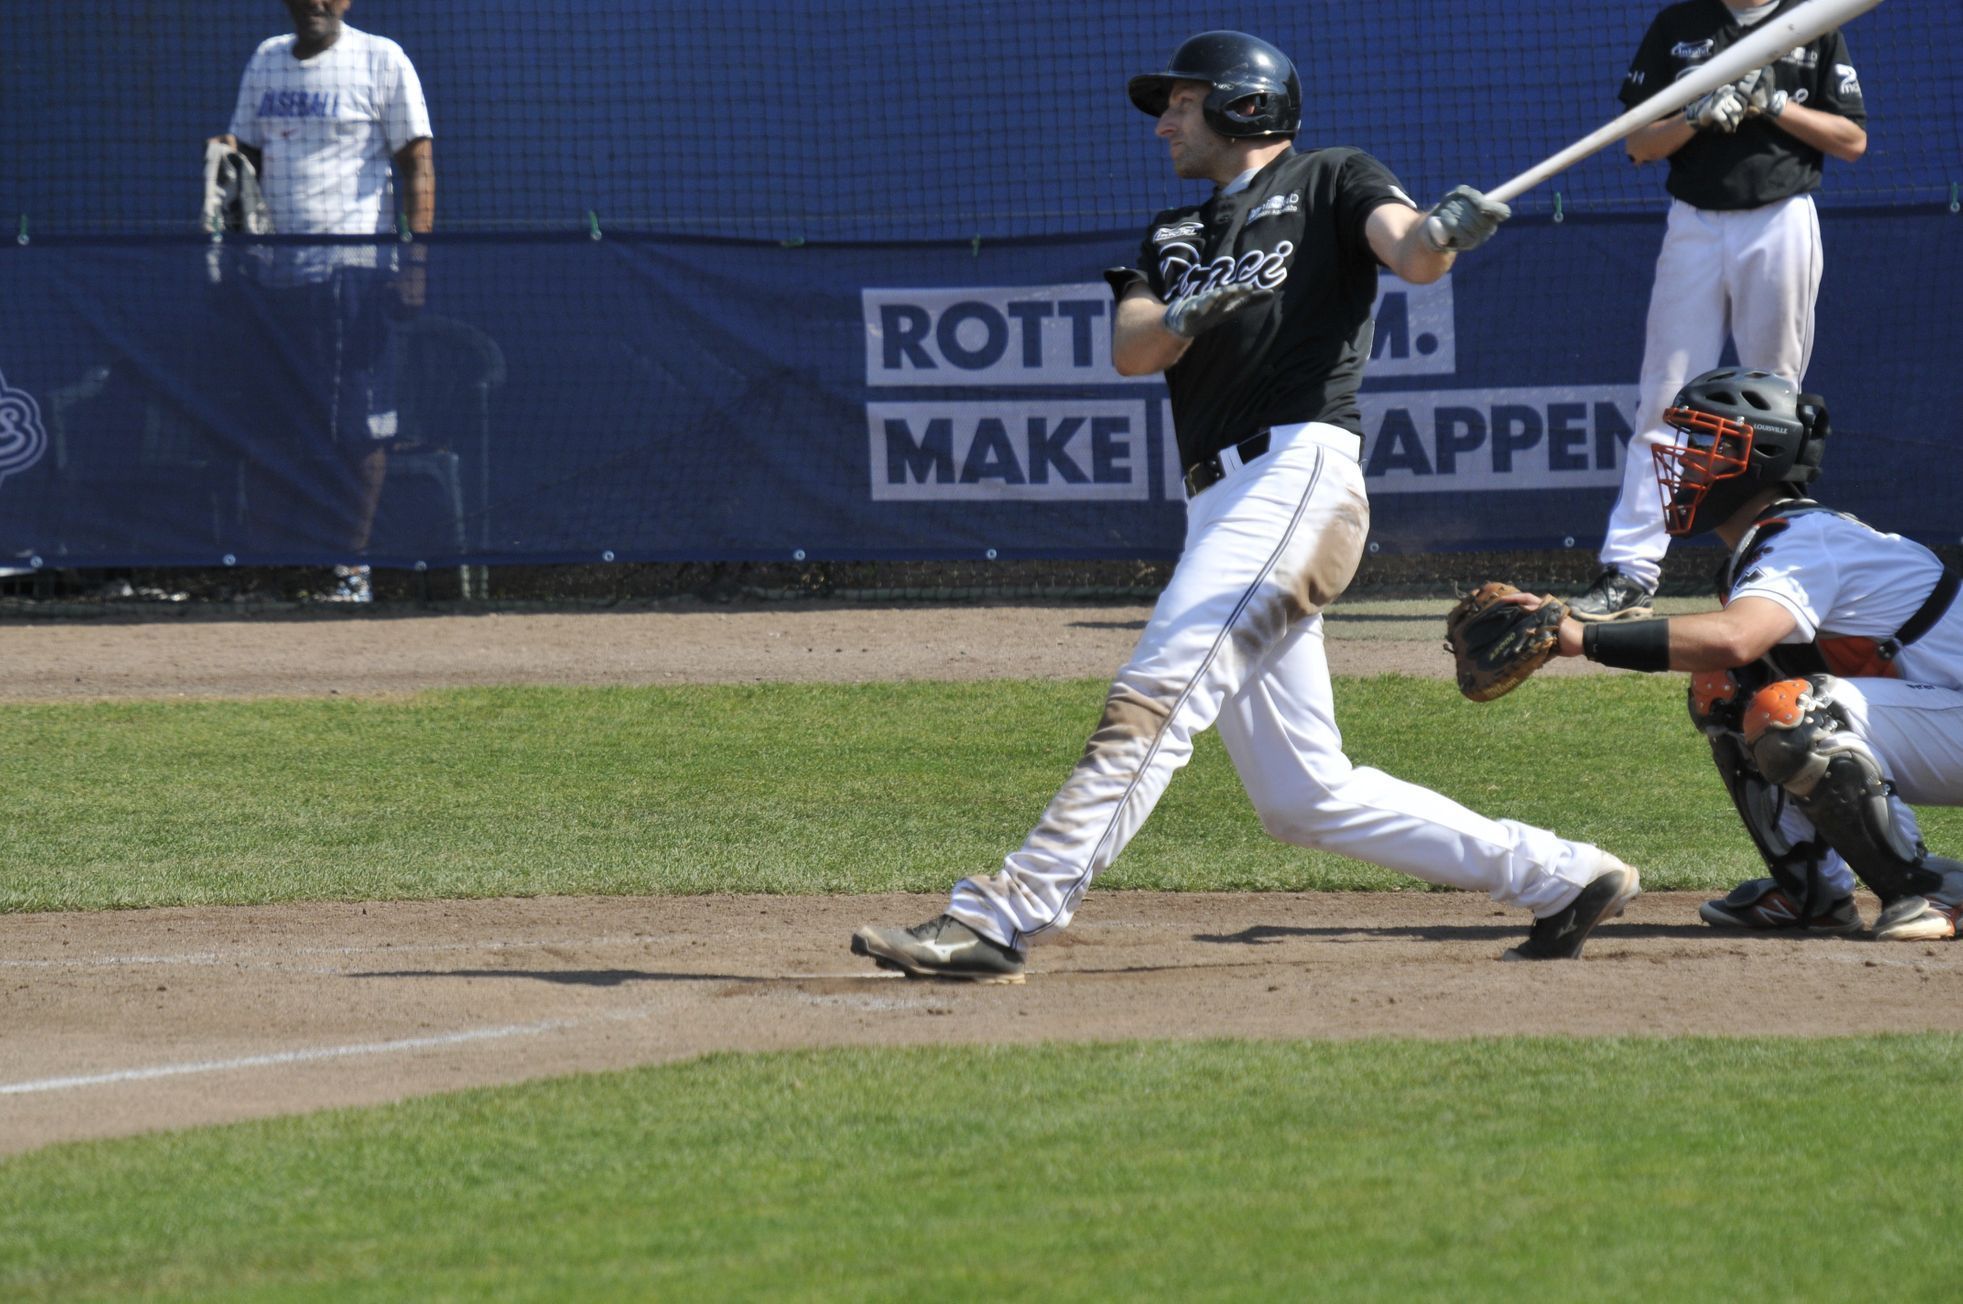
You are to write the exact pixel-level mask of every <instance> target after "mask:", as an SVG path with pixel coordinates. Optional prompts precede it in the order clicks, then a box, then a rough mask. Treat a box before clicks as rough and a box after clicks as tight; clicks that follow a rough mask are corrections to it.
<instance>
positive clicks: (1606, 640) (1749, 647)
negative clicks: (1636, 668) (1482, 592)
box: [1556, 611, 1777, 673]
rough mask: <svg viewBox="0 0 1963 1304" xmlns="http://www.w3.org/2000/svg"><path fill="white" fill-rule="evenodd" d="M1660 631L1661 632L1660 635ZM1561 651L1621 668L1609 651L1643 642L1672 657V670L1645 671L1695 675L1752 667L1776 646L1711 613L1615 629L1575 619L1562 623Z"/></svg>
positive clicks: (1632, 623)
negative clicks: (1591, 644) (1592, 646)
mask: <svg viewBox="0 0 1963 1304" xmlns="http://www.w3.org/2000/svg"><path fill="white" fill-rule="evenodd" d="M1658 627H1661V628H1660V629H1659V628H1658ZM1590 628H1593V629H1594V630H1595V641H1596V642H1597V647H1596V648H1595V649H1594V650H1592V651H1591V650H1590V649H1589V648H1588V646H1587V643H1588V631H1589V629H1590ZM1559 640H1560V642H1559V646H1558V647H1557V649H1556V651H1557V652H1558V653H1559V654H1560V655H1561V656H1564V657H1578V656H1592V657H1593V659H1595V660H1598V661H1602V662H1604V664H1608V665H1617V664H1622V662H1620V661H1618V660H1617V659H1616V658H1615V656H1614V654H1613V651H1612V650H1611V651H1610V652H1609V653H1608V655H1604V649H1605V646H1606V645H1608V644H1614V643H1617V642H1622V641H1631V640H1635V641H1644V642H1649V643H1650V645H1651V646H1653V647H1655V648H1657V649H1659V650H1665V651H1667V655H1668V660H1669V663H1668V665H1667V666H1664V665H1657V666H1647V667H1641V668H1644V669H1654V670H1665V669H1668V670H1678V671H1689V672H1693V673H1694V672H1696V671H1699V670H1735V669H1737V668H1738V667H1739V666H1748V665H1750V664H1751V663H1752V662H1754V661H1756V660H1758V659H1759V658H1760V657H1762V656H1764V655H1765V654H1766V653H1767V652H1769V651H1771V650H1772V647H1773V645H1774V643H1776V642H1777V640H1776V639H1774V640H1770V641H1768V640H1766V639H1765V638H1764V636H1763V634H1762V633H1761V632H1760V631H1758V630H1756V629H1753V628H1751V627H1749V626H1745V625H1741V623H1740V622H1738V621H1736V620H1730V619H1727V618H1726V613H1724V612H1721V611H1714V612H1706V613H1701V614H1698V615H1693V616H1677V617H1674V618H1669V619H1657V620H1631V621H1621V622H1615V623H1614V624H1612V625H1609V624H1604V625H1596V626H1592V627H1591V626H1588V625H1584V624H1582V623H1581V622H1580V621H1577V620H1575V619H1574V618H1572V617H1569V618H1567V619H1564V620H1563V621H1562V622H1561V626H1560V631H1559Z"/></svg>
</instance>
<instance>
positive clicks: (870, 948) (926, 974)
mask: <svg viewBox="0 0 1963 1304" xmlns="http://www.w3.org/2000/svg"><path fill="white" fill-rule="evenodd" d="M852 954H854V955H863V956H865V957H866V958H867V959H869V960H871V961H872V962H873V963H874V964H876V965H878V966H879V967H880V968H881V969H890V970H892V971H893V972H895V973H903V974H905V975H906V976H907V977H909V978H932V979H938V980H939V981H941V982H948V983H973V984H976V985H978V986H982V987H1012V986H1015V985H1017V984H1019V983H1021V982H1022V980H1023V977H1024V975H1022V974H1019V973H986V972H981V973H977V972H959V971H953V970H947V969H930V968H927V967H926V966H924V965H921V964H919V963H916V962H915V961H912V960H909V959H907V958H906V957H905V956H902V955H895V954H893V953H892V952H890V951H884V950H879V949H876V948H875V947H874V945H873V944H872V943H871V942H870V941H868V940H867V939H866V938H865V936H864V935H863V934H860V933H854V934H852Z"/></svg>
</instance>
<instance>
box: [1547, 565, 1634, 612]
mask: <svg viewBox="0 0 1963 1304" xmlns="http://www.w3.org/2000/svg"><path fill="white" fill-rule="evenodd" d="M1655 596H1656V590H1655V589H1650V588H1645V587H1644V586H1643V584H1642V582H1641V581H1640V580H1634V579H1631V578H1630V577H1629V576H1627V575H1624V574H1623V573H1622V572H1621V571H1619V570H1616V569H1615V568H1614V567H1613V566H1611V567H1610V568H1609V569H1607V570H1605V571H1603V572H1602V573H1601V574H1600V575H1597V576H1596V577H1595V582H1594V583H1593V584H1591V585H1589V586H1588V592H1586V593H1584V594H1582V595H1581V596H1580V597H1578V598H1576V599H1575V600H1574V601H1573V602H1570V603H1569V604H1568V614H1569V615H1570V616H1573V617H1574V618H1575V619H1576V620H1582V621H1597V620H1648V619H1649V618H1650V617H1651V616H1654V615H1655V614H1656V610H1655V608H1653V607H1651V606H1650V599H1651V598H1654V597H1655Z"/></svg>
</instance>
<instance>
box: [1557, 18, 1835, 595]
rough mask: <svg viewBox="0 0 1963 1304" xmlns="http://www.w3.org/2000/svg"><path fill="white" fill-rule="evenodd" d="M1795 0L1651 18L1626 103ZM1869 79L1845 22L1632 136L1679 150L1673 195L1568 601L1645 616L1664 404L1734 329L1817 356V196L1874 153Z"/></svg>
mask: <svg viewBox="0 0 1963 1304" xmlns="http://www.w3.org/2000/svg"><path fill="white" fill-rule="evenodd" d="M1798 3H1800V0H1684V3H1681V4H1674V5H1671V6H1670V7H1669V8H1668V9H1665V10H1664V11H1663V12H1662V13H1661V14H1659V15H1657V17H1656V20H1655V21H1654V22H1652V23H1651V24H1650V28H1649V32H1648V33H1647V34H1646V35H1645V36H1644V37H1643V43H1642V45H1641V46H1640V47H1638V49H1637V51H1636V58H1635V61H1634V62H1633V63H1631V64H1630V66H1629V72H1628V75H1627V76H1625V77H1624V78H1623V81H1622V95H1621V98H1622V102H1623V103H1624V104H1625V105H1627V106H1629V107H1631V108H1633V107H1635V106H1636V105H1638V104H1640V103H1642V102H1643V101H1644V100H1646V99H1648V98H1649V97H1650V96H1652V95H1654V94H1656V93H1657V91H1659V90H1661V89H1662V88H1663V87H1664V86H1666V85H1668V84H1669V83H1670V82H1672V81H1675V80H1676V79H1677V78H1679V77H1682V76H1684V75H1685V74H1686V73H1688V72H1690V71H1692V70H1693V69H1695V68H1697V67H1698V66H1700V65H1702V64H1704V63H1707V62H1709V61H1710V59H1711V58H1712V57H1713V56H1715V55H1717V54H1718V53H1720V52H1721V51H1723V50H1725V49H1727V48H1729V47H1730V46H1732V45H1734V44H1736V43H1737V42H1738V41H1740V40H1742V39H1743V38H1744V37H1745V36H1746V35H1747V34H1748V33H1749V32H1750V29H1751V28H1753V27H1755V26H1757V25H1758V24H1759V23H1761V22H1763V21H1765V20H1766V19H1768V18H1772V17H1774V16H1775V15H1777V14H1778V13H1780V12H1781V11H1782V10H1785V9H1789V8H1791V7H1792V6H1793V5H1795V4H1798ZM1866 120H1867V114H1866V112H1865V110H1864V108H1863V106H1862V101H1861V83H1860V79H1859V78H1858V77H1857V76H1856V75H1855V72H1854V65H1853V63H1852V62H1851V61H1850V60H1849V58H1848V55H1847V42H1846V41H1845V40H1843V39H1842V38H1841V35H1840V32H1839V30H1838V29H1835V30H1833V31H1829V32H1827V33H1826V34H1825V35H1823V36H1818V37H1815V38H1814V39H1813V40H1811V41H1808V42H1807V43H1806V44H1805V45H1802V46H1799V47H1798V48H1796V49H1794V50H1792V51H1789V52H1788V53H1786V54H1784V55H1782V56H1781V57H1780V58H1778V59H1777V60H1775V61H1774V62H1773V63H1772V64H1771V65H1770V66H1768V67H1765V68H1761V69H1759V70H1757V71H1756V72H1753V73H1750V74H1747V75H1746V76H1745V77H1743V78H1741V79H1740V80H1739V81H1737V82H1735V83H1733V84H1731V85H1728V86H1720V87H1719V88H1718V89H1716V90H1714V91H1712V92H1711V93H1710V94H1708V95H1705V96H1703V97H1702V98H1700V99H1697V100H1693V101H1692V102H1691V103H1690V104H1689V105H1687V106H1686V107H1685V108H1684V111H1683V113H1682V114H1681V115H1678V114H1672V115H1670V116H1669V117H1667V118H1665V119H1664V120H1663V121H1661V122H1655V123H1651V124H1650V125H1649V126H1647V127H1643V128H1640V129H1638V130H1637V131H1635V132H1633V133H1632V134H1631V135H1630V136H1629V138H1628V140H1627V142H1626V146H1627V148H1628V150H1629V157H1630V158H1631V159H1633V160H1634V161H1636V162H1637V163H1651V162H1654V161H1656V160H1657V159H1663V158H1667V159H1669V160H1670V175H1669V180H1668V181H1667V182H1666V183H1665V184H1666V188H1667V189H1668V190H1669V192H1670V194H1671V195H1672V196H1673V197H1674V198H1673V202H1672V203H1671V205H1670V216H1669V224H1668V226H1667V227H1666V228H1665V232H1664V236H1663V250H1662V252H1661V253H1660V254H1658V255H1657V259H1656V279H1655V282H1654V283H1653V285H1652V286H1651V288H1650V301H1649V326H1648V331H1647V339H1646V341H1645V343H1644V345H1643V371H1642V381H1641V387H1640V390H1639V394H1640V398H1639V400H1638V401H1639V402H1640V404H1641V407H1640V408H1639V409H1638V412H1637V418H1636V437H1635V438H1634V439H1632V440H1630V441H1629V449H1628V460H1627V461H1626V462H1625V463H1624V464H1623V474H1622V490H1621V493H1620V495H1619V496H1618V497H1617V499H1616V503H1615V507H1614V509H1613V510H1612V511H1611V512H1610V513H1609V519H1608V526H1607V530H1606V534H1605V537H1604V538H1603V541H1602V550H1601V554H1600V559H1601V572H1600V573H1599V574H1598V575H1597V576H1596V577H1595V581H1594V584H1593V585H1592V586H1591V587H1590V588H1589V590H1588V592H1587V593H1585V594H1583V595H1582V596H1581V597H1579V598H1577V599H1576V600H1575V601H1574V602H1573V603H1571V604H1570V605H1569V611H1570V612H1571V613H1572V614H1573V615H1574V616H1576V617H1577V618H1579V619H1581V620H1584V621H1587V620H1625V619H1641V618H1643V617H1646V616H1648V615H1649V614H1650V610H1651V609H1650V605H1649V603H1650V598H1651V596H1652V595H1653V594H1654V593H1655V592H1656V584H1657V580H1658V578H1659V577H1660V576H1661V575H1662V569H1663V554H1664V553H1665V552H1666V551H1667V550H1668V549H1669V546H1670V538H1669V535H1668V534H1667V533H1666V532H1665V530H1664V528H1663V504H1662V502H1661V501H1660V500H1659V499H1658V498H1657V496H1656V485H1655V481H1654V479H1653V478H1652V475H1651V469H1650V451H1651V450H1652V449H1654V448H1655V447H1657V446H1658V445H1660V444H1663V443H1667V442H1668V441H1669V435H1670V431H1669V430H1668V428H1667V427H1665V425H1664V424H1663V406H1664V404H1666V403H1667V402H1669V401H1670V397H1671V396H1672V395H1673V394H1675V393H1676V392H1677V390H1678V389H1679V388H1680V387H1682V385H1683V383H1684V381H1685V380H1686V379H1688V378H1689V377H1691V376H1695V375H1697V374H1698V373H1700V372H1704V371H1708V370H1710V369H1711V368H1712V367H1715V366H1717V365H1718V361H1719V356H1720V354H1721V353H1722V352H1723V350H1724V341H1725V334H1726V332H1727V330H1728V331H1729V332H1730V335H1731V339H1732V343H1733V345H1734V346H1735V347H1736V349H1737V352H1738V360H1739V362H1740V363H1741V364H1742V365H1744V366H1746V367H1757V368H1760V369H1762V370H1765V371H1771V372H1776V373H1778V374H1779V375H1782V376H1784V377H1786V378H1787V379H1788V380H1791V381H1792V382H1793V383H1794V384H1799V383H1800V382H1802V381H1803V380H1804V379H1805V378H1806V363H1807V359H1808V358H1809V357H1810V356H1811V354H1812V352H1813V305H1814V301H1815V300H1816V299H1817V298H1818V297H1819V292H1820V267H1821V257H1820V219H1819V215H1818V214H1817V213H1816V212H1815V211H1814V207H1813V196H1812V192H1813V191H1814V190H1816V189H1818V188H1819V185H1820V171H1821V168H1822V166H1823V165H1824V163H1825V158H1826V156H1827V155H1829V154H1831V155H1832V156H1833V157H1835V158H1837V159H1840V160H1842V161H1843V162H1847V163H1851V162H1853V161H1854V160H1856V159H1858V158H1860V157H1861V155H1862V153H1863V152H1865V151H1866V149H1867V144H1868V137H1867V132H1866V130H1865V129H1864V128H1863V127H1862V125H1861V124H1862V123H1864V122H1865V121H1866Z"/></svg>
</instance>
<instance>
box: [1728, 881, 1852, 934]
mask: <svg viewBox="0 0 1963 1304" xmlns="http://www.w3.org/2000/svg"><path fill="white" fill-rule="evenodd" d="M1697 917H1698V918H1699V919H1702V920H1703V921H1704V922H1705V923H1707V924H1709V925H1710V926H1711V927H1713V928H1743V929H1748V930H1750V931H1752V932H1756V933H1858V932H1860V931H1861V911H1860V908H1859V907H1858V906H1856V905H1855V904H1854V898H1853V897H1851V896H1844V897H1842V898H1840V900H1838V901H1835V902H1833V903H1832V904H1830V905H1829V906H1828V907H1827V908H1826V909H1825V910H1823V911H1821V912H1820V913H1819V914H1817V915H1808V916H1806V917H1805V918H1801V917H1800V913H1799V903H1798V902H1796V901H1794V900H1793V899H1792V898H1791V897H1790V896H1788V895H1786V889H1784V888H1782V887H1780V886H1779V884H1778V882H1777V881H1775V880H1773V879H1769V878H1755V879H1752V880H1751V881H1750V882H1746V883H1740V884H1739V885H1738V886H1737V887H1735V888H1732V889H1731V891H1730V893H1728V894H1727V895H1726V896H1724V897H1722V898H1721V899H1719V900H1716V901H1706V902H1705V903H1704V904H1703V905H1701V906H1699V907H1697Z"/></svg>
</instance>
